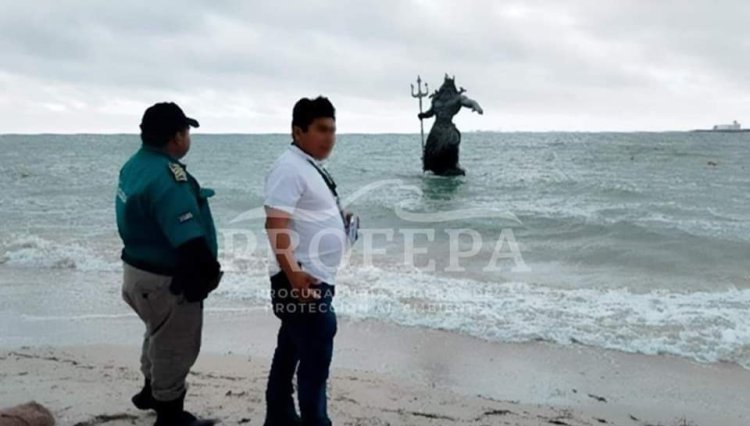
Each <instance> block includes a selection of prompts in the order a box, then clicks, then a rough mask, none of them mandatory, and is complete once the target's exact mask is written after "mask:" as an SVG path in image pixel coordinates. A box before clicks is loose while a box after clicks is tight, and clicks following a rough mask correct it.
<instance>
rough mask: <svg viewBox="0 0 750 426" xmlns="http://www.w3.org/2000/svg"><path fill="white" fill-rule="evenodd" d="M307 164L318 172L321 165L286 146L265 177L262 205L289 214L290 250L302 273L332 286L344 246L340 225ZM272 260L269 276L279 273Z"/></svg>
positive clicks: (320, 182)
mask: <svg viewBox="0 0 750 426" xmlns="http://www.w3.org/2000/svg"><path fill="white" fill-rule="evenodd" d="M308 160H311V161H313V162H314V163H315V164H316V165H318V167H321V168H322V164H321V162H319V161H317V160H316V159H315V158H313V157H312V156H310V155H308V154H307V153H306V152H304V151H302V150H301V149H300V148H299V147H297V145H290V146H289V149H287V150H286V151H284V153H283V154H281V156H280V157H279V158H278V159H276V161H275V162H274V163H273V166H271V170H270V171H269V172H268V174H267V175H266V181H265V190H264V193H265V201H264V202H263V204H265V205H266V206H268V207H272V208H274V209H278V210H282V211H284V212H286V213H289V214H290V216H291V231H292V232H291V235H292V247H293V248H294V250H293V251H294V255H295V257H296V258H297V261H298V262H300V263H301V264H302V270H303V271H305V272H307V273H309V274H310V275H312V276H313V277H315V278H317V279H319V280H321V281H323V282H326V283H328V284H330V285H335V284H336V283H335V281H336V271H337V270H338V268H339V265H340V264H341V259H342V257H343V254H344V251H345V249H346V244H347V240H346V234H345V231H344V221H343V219H342V218H341V213H340V212H339V208H338V205H337V203H336V198H335V197H334V196H333V193H332V192H331V190H330V189H329V188H328V186H327V185H326V183H325V180H324V179H323V177H322V176H321V175H320V173H319V172H318V171H317V170H316V169H315V167H314V166H313V165H312V164H310V163H309V162H308ZM271 253H272V254H273V251H271ZM273 257H274V261H272V262H271V263H270V268H269V272H270V274H271V275H274V274H276V273H278V272H279V271H280V270H281V268H280V267H279V265H278V262H277V261H276V260H275V259H276V258H275V256H273Z"/></svg>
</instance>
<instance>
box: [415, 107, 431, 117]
mask: <svg viewBox="0 0 750 426" xmlns="http://www.w3.org/2000/svg"><path fill="white" fill-rule="evenodd" d="M433 115H435V108H432V107H430V109H428V110H427V111H425V112H422V113H419V114H418V115H417V117H419V119H420V120H421V119H423V118H430V117H432V116H433Z"/></svg>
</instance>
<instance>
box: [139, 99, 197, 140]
mask: <svg viewBox="0 0 750 426" xmlns="http://www.w3.org/2000/svg"><path fill="white" fill-rule="evenodd" d="M188 126H190V127H200V124H198V120H196V119H194V118H190V117H187V116H186V115H185V113H184V112H182V109H181V108H180V107H178V106H177V104H176V103H174V102H159V103H157V104H154V105H152V106H150V107H148V109H146V112H144V113H143V118H142V119H141V133H143V134H146V135H153V136H172V135H174V134H175V133H176V132H179V131H181V130H183V129H184V128H186V127H188Z"/></svg>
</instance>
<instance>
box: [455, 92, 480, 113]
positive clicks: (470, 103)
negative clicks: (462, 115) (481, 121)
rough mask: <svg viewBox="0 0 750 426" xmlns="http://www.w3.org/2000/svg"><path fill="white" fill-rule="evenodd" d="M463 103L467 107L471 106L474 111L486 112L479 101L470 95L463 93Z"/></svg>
mask: <svg viewBox="0 0 750 426" xmlns="http://www.w3.org/2000/svg"><path fill="white" fill-rule="evenodd" d="M461 105H462V106H465V107H467V108H471V110H472V111H474V112H478V113H479V114H480V115H481V114H484V110H483V109H482V107H481V106H479V103H478V102H477V101H475V100H474V99H471V98H469V97H468V96H463V95H461Z"/></svg>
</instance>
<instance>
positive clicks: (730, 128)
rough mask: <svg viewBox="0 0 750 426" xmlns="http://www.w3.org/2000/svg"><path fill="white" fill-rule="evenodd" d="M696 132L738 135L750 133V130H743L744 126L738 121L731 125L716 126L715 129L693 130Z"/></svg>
mask: <svg viewBox="0 0 750 426" xmlns="http://www.w3.org/2000/svg"><path fill="white" fill-rule="evenodd" d="M693 131H694V132H717V133H738V132H740V133H741V132H750V129H743V128H742V125H740V123H739V122H738V121H737V120H734V121H733V122H732V123H731V124H716V125H714V127H713V129H698V130H693Z"/></svg>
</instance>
